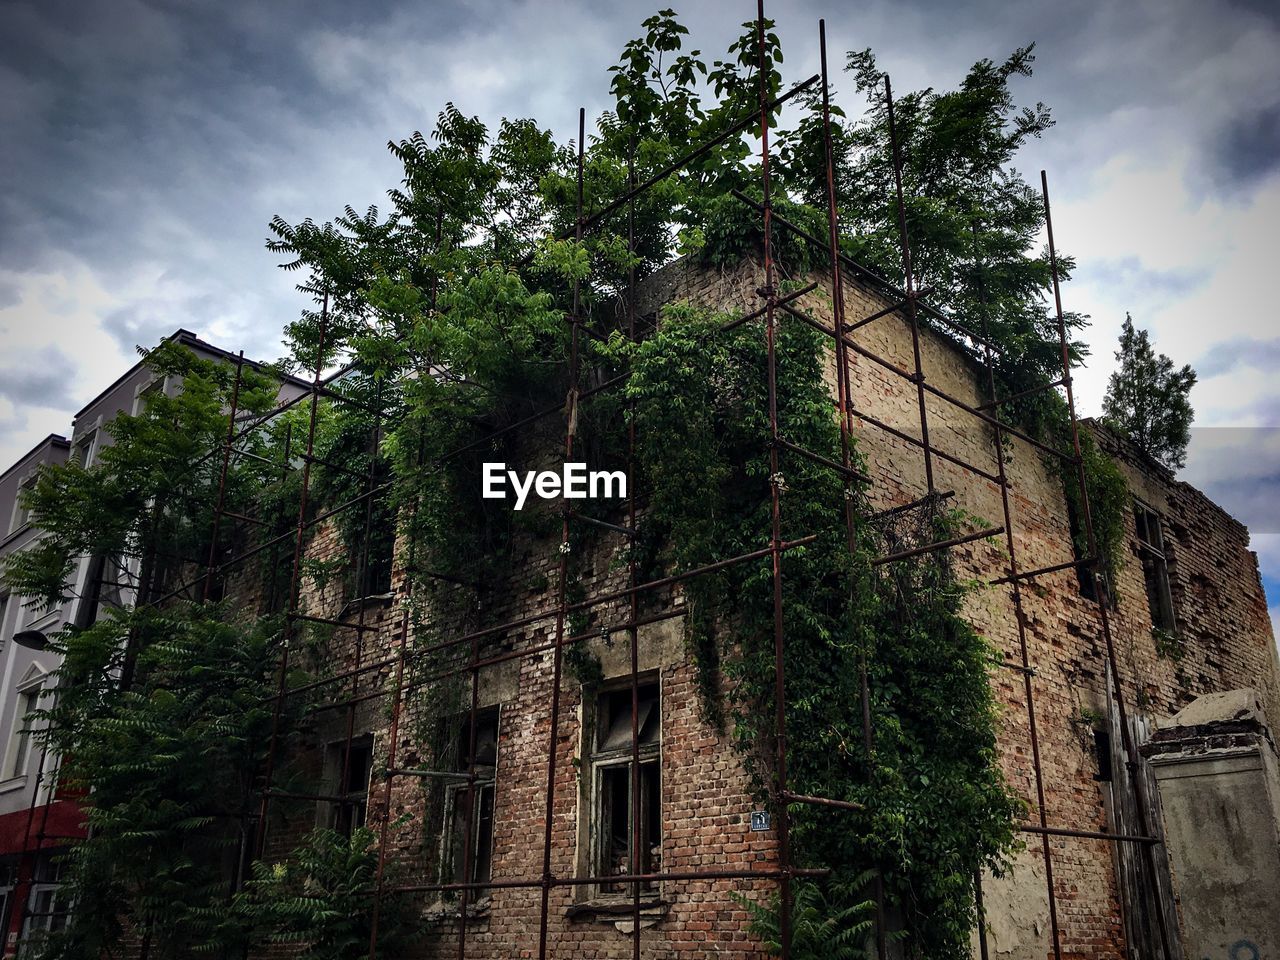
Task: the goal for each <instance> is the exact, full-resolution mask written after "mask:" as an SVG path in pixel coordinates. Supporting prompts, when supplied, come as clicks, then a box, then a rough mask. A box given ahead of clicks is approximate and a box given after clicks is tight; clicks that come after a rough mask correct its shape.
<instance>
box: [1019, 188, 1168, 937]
mask: <svg viewBox="0 0 1280 960" xmlns="http://www.w3.org/2000/svg"><path fill="white" fill-rule="evenodd" d="M1040 194H1041V197H1042V198H1043V199H1044V225H1045V231H1046V233H1047V235H1048V240H1049V270H1050V276H1051V277H1052V278H1053V306H1054V311H1055V314H1056V317H1057V322H1058V343H1059V348H1060V350H1061V353H1062V384H1063V387H1064V388H1065V390H1066V395H1067V413H1068V415H1069V416H1070V418H1071V452H1072V456H1073V457H1074V460H1075V467H1076V483H1077V485H1078V487H1079V492H1080V507H1081V509H1080V512H1081V514H1082V515H1083V516H1082V519H1083V521H1084V531H1085V540H1086V542H1087V545H1088V553H1089V559H1090V572H1091V574H1092V576H1093V581H1094V595H1095V596H1096V597H1097V602H1096V603H1095V604H1094V606H1095V607H1096V608H1097V610H1098V621H1099V624H1100V625H1101V627H1102V638H1103V643H1104V645H1105V647H1106V651H1107V665H1108V666H1109V667H1110V668H1111V685H1112V689H1113V691H1114V695H1115V700H1116V716H1117V719H1118V720H1119V723H1120V741H1121V744H1122V746H1123V747H1124V765H1125V770H1126V772H1127V773H1128V776H1129V781H1130V783H1131V785H1132V786H1133V792H1134V797H1135V799H1136V800H1137V803H1136V804H1135V806H1136V807H1137V808H1138V832H1139V833H1140V834H1142V835H1143V836H1151V826H1152V825H1151V823H1150V819H1149V817H1148V806H1147V803H1148V797H1147V790H1146V783H1145V782H1144V780H1143V777H1142V768H1141V764H1140V763H1139V761H1138V759H1137V756H1138V752H1137V746H1136V745H1135V744H1134V742H1133V734H1132V732H1131V731H1130V730H1129V717H1128V709H1127V708H1126V706H1125V702H1124V681H1123V680H1121V679H1120V664H1119V661H1118V659H1117V657H1116V646H1115V641H1114V639H1113V638H1112V635H1111V616H1110V614H1108V613H1107V603H1108V593H1109V591H1110V586H1109V585H1108V584H1107V582H1106V581H1105V579H1104V578H1103V577H1101V576H1100V575H1099V573H1098V568H1097V563H1098V540H1097V537H1096V536H1095V532H1094V527H1093V511H1092V509H1091V508H1090V505H1089V484H1088V482H1087V480H1086V477H1085V470H1084V454H1083V452H1082V450H1081V447H1080V422H1079V420H1078V419H1077V418H1076V401H1075V394H1074V393H1073V391H1072V383H1071V344H1070V341H1069V340H1068V339H1067V322H1066V318H1065V316H1064V315H1063V313H1062V289H1061V286H1060V283H1059V277H1058V252H1057V248H1056V247H1055V246H1054V242H1053V212H1052V210H1051V209H1050V207H1049V177H1048V175H1047V174H1046V173H1045V171H1043V170H1041V171H1040ZM1142 850H1143V856H1142V863H1143V867H1144V868H1145V872H1146V874H1147V883H1148V885H1149V887H1150V890H1151V894H1152V897H1153V898H1155V897H1158V896H1159V894H1160V888H1159V886H1158V884H1157V883H1156V876H1157V868H1156V859H1155V844H1151V843H1144V844H1142ZM1155 921H1156V928H1157V929H1158V930H1159V931H1160V947H1161V950H1162V951H1163V952H1164V957H1165V960H1173V957H1174V954H1173V952H1172V950H1171V945H1170V942H1169V931H1168V930H1167V929H1165V923H1164V914H1163V912H1162V911H1157V916H1156V918H1155Z"/></svg>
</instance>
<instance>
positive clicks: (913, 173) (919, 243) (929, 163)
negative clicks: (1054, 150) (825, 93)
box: [837, 45, 1086, 393]
mask: <svg viewBox="0 0 1280 960" xmlns="http://www.w3.org/2000/svg"><path fill="white" fill-rule="evenodd" d="M1034 50H1035V47H1034V45H1030V46H1027V47H1023V48H1021V49H1018V50H1015V51H1014V52H1013V53H1012V54H1011V55H1010V56H1009V57H1008V58H1006V59H1005V60H1004V61H1002V62H1000V63H996V62H995V61H992V60H985V59H984V60H979V61H978V62H977V63H975V64H974V65H973V67H972V68H971V69H970V70H969V73H968V74H967V75H966V76H965V78H964V80H963V81H962V82H961V83H960V85H959V87H958V88H956V89H954V90H946V91H938V90H933V89H931V88H927V89H924V90H918V91H895V92H894V121H895V128H896V131H897V137H898V145H899V153H900V155H901V157H902V164H903V174H902V175H903V191H904V200H905V203H904V206H905V219H906V224H907V232H908V235H909V237H910V241H911V257H912V267H913V272H914V273H915V276H916V281H917V283H918V285H919V286H920V287H928V288H931V289H932V291H933V292H932V294H931V295H930V297H929V299H930V301H931V302H935V303H941V304H945V305H946V308H947V310H948V312H949V313H950V314H951V315H952V316H954V317H956V318H957V319H960V320H962V321H964V322H965V323H966V324H967V325H968V326H969V327H970V328H971V329H975V330H980V329H981V327H982V325H983V323H984V320H985V322H986V323H987V324H988V325H989V328H990V333H991V339H992V340H993V341H994V342H995V344H996V346H997V349H998V351H999V355H998V356H997V358H996V361H997V372H998V374H999V376H1000V378H1001V379H1002V380H1004V381H1005V386H1007V387H1008V389H1009V391H1010V392H1011V393H1013V392H1018V391H1020V390H1022V389H1024V388H1026V387H1028V386H1031V385H1033V384H1035V383H1037V382H1040V381H1043V380H1044V379H1056V377H1057V376H1059V375H1060V374H1061V351H1060V347H1059V341H1058V332H1057V320H1056V315H1055V314H1054V313H1053V312H1052V310H1051V304H1050V302H1049V300H1048V297H1047V295H1048V291H1049V286H1050V269H1049V254H1048V250H1047V248H1044V249H1040V250H1035V245H1036V241H1037V237H1038V236H1039V235H1040V232H1041V230H1042V229H1043V227H1044V208H1043V204H1042V201H1041V197H1040V192H1039V190H1038V189H1036V188H1035V187H1033V186H1031V185H1030V184H1028V183H1027V182H1026V180H1025V179H1024V178H1023V176H1022V174H1021V173H1020V172H1019V171H1018V169H1017V168H1016V166H1015V165H1014V164H1015V160H1016V158H1017V155H1018V151H1019V150H1020V149H1021V148H1022V147H1023V145H1024V144H1026V142H1027V141H1028V140H1031V139H1035V138H1039V137H1040V136H1042V135H1043V134H1044V133H1045V131H1047V130H1048V129H1050V128H1051V127H1052V126H1053V118H1052V115H1051V113H1050V111H1049V108H1048V107H1046V106H1045V105H1044V104H1043V103H1036V104H1035V105H1034V106H1026V107H1019V106H1018V105H1017V104H1016V102H1015V99H1014V95H1013V91H1012V90H1011V84H1012V82H1013V81H1014V80H1015V79H1016V78H1018V77H1029V76H1031V71H1032V65H1033V64H1034V63H1035V56H1034ZM848 70H849V71H850V72H851V73H852V74H853V77H854V81H855V85H856V89H857V90H858V92H860V93H862V94H863V95H864V96H866V97H867V99H868V102H869V107H868V109H867V111H866V113H865V114H864V115H863V116H862V117H860V118H859V119H858V120H857V121H856V122H854V123H853V124H852V125H851V127H850V128H849V130H848V131H847V134H846V136H845V137H843V138H842V139H840V140H837V144H840V143H843V144H845V147H844V149H845V150H847V151H848V152H849V153H850V154H851V155H852V156H851V159H850V160H849V161H848V165H849V168H850V175H849V184H848V187H847V188H846V189H847V197H846V198H845V202H844V204H843V205H842V207H841V211H840V213H841V219H842V226H843V227H844V229H845V231H846V234H847V237H848V239H847V241H846V242H847V244H848V246H849V249H850V250H851V252H853V253H854V254H855V256H858V257H861V258H865V259H866V260H867V261H868V263H869V265H871V266H873V267H875V268H877V269H879V270H880V271H881V272H882V273H883V274H884V275H885V276H888V277H898V276H900V275H901V270H902V257H901V252H900V247H899V236H900V234H899V228H898V201H897V194H896V190H895V186H894V178H893V152H892V150H891V147H890V139H889V118H888V110H887V105H886V102H885V87H884V74H883V73H882V72H881V71H880V70H879V69H878V67H877V66H876V60H875V57H874V55H873V54H872V53H871V51H870V50H863V51H861V52H856V53H851V54H850V55H849V60H848ZM1072 266H1073V261H1072V260H1071V258H1070V257H1065V256H1063V255H1062V254H1061V253H1059V256H1058V268H1059V274H1060V277H1061V278H1062V279H1066V278H1067V277H1069V276H1070V273H1071V268H1072ZM926 319H927V318H926ZM1085 320H1086V318H1085V317H1083V316H1081V315H1079V314H1075V313H1068V314H1067V315H1066V323H1067V328H1068V333H1071V332H1072V331H1076V330H1078V329H1080V328H1081V327H1082V326H1083V325H1084V323H1085ZM1071 351H1072V355H1073V358H1074V359H1076V360H1077V361H1078V360H1079V359H1081V358H1083V357H1084V356H1085V352H1086V351H1085V348H1084V345H1083V344H1082V343H1080V342H1073V343H1072V344H1071Z"/></svg>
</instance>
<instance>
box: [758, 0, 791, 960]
mask: <svg viewBox="0 0 1280 960" xmlns="http://www.w3.org/2000/svg"><path fill="white" fill-rule="evenodd" d="M764 22H765V20H764V0H756V57H757V64H756V71H757V73H758V74H759V81H760V183H761V187H762V190H763V197H764V244H763V250H762V252H763V255H764V289H763V290H762V291H761V294H762V295H763V297H764V300H765V315H764V326H765V346H766V350H767V367H768V370H767V376H768V394H769V513H770V534H769V561H770V565H771V570H772V576H771V580H772V584H773V699H774V738H775V741H776V742H775V749H776V761H775V762H776V766H777V769H776V771H775V777H776V789H777V799H778V803H777V811H778V828H777V833H778V868H779V878H778V894H779V904H780V909H779V928H778V929H779V941H780V943H779V945H780V947H781V957H782V960H790V957H791V895H792V894H791V831H790V819H791V815H790V811H789V810H788V809H787V800H786V796H787V702H786V696H787V694H786V665H785V659H784V658H785V655H786V648H785V643H784V638H783V626H784V622H783V608H782V549H781V547H782V505H781V490H780V489H779V487H780V484H781V474H780V473H779V466H778V447H779V443H778V439H779V437H778V356H777V343H776V340H777V331H776V329H775V326H776V323H777V317H776V315H775V313H774V304H775V299H776V297H777V290H776V289H775V288H774V264H773V247H772V243H771V234H772V231H773V200H772V197H771V186H772V184H771V182H770V176H769V87H768V79H767V75H766V74H767V67H768V66H769V63H768V58H767V57H766V56H765V52H764V50H765V29H764Z"/></svg>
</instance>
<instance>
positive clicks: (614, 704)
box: [591, 681, 662, 896]
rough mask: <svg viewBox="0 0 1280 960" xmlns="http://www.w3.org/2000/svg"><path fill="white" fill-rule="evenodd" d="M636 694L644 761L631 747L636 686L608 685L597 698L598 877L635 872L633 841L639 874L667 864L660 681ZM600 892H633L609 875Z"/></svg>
mask: <svg viewBox="0 0 1280 960" xmlns="http://www.w3.org/2000/svg"><path fill="white" fill-rule="evenodd" d="M636 694H637V696H636V704H637V709H636V711H635V712H634V717H635V723H634V728H635V734H636V745H637V747H638V750H637V753H638V755H639V756H638V759H639V763H638V764H637V763H636V762H635V759H636V758H635V757H633V755H632V749H631V738H632V717H633V711H632V688H631V687H630V685H628V686H625V687H622V688H619V689H616V690H607V691H605V692H603V693H601V694H600V696H599V697H598V699H597V701H596V717H595V721H596V722H595V733H594V738H595V742H594V744H593V749H592V753H591V789H592V805H591V817H592V820H591V829H592V846H591V852H592V862H591V871H592V874H593V875H594V876H598V877H615V876H626V875H628V874H630V873H631V871H632V863H631V859H632V858H631V851H632V849H633V846H634V848H635V850H636V851H637V853H638V856H637V858H636V864H635V869H636V871H637V872H638V873H641V874H650V873H658V872H660V871H661V869H662V804H661V797H662V791H661V763H660V757H659V729H660V727H661V722H660V715H659V700H658V684H657V683H656V682H654V681H647V682H645V683H641V684H640V685H639V686H638V688H637V690H636ZM637 804H638V806H637ZM657 887H658V885H657V883H656V882H653V881H647V882H645V883H642V884H641V885H640V889H641V891H642V892H654V891H656V890H657ZM597 892H598V893H599V894H601V895H602V896H613V895H629V894H630V893H631V885H630V884H628V883H625V882H618V883H614V882H610V881H608V880H603V881H601V882H600V883H599V884H598V886H597Z"/></svg>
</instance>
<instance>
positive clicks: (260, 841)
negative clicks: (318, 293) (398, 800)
mask: <svg viewBox="0 0 1280 960" xmlns="http://www.w3.org/2000/svg"><path fill="white" fill-rule="evenodd" d="M328 329H329V294H328V293H325V295H324V299H323V301H322V302H321V306H320V336H319V342H318V344H317V346H316V367H315V376H314V378H313V379H312V383H311V410H310V413H309V416H308V421H307V453H306V457H305V459H304V460H303V463H302V491H301V493H300V494H299V496H298V525H297V531H296V534H295V537H294V544H293V568H292V572H291V574H290V577H289V600H288V604H289V611H288V612H289V616H288V617H286V620H285V624H284V634H283V636H282V637H281V645H280V670H279V676H278V678H277V681H276V696H275V708H274V710H273V711H272V716H271V739H270V741H269V742H268V746H267V762H266V769H265V770H264V771H263V785H262V802H261V804H260V806H259V808H258V829H257V836H256V838H255V841H254V857H255V858H256V859H261V857H262V851H263V848H264V846H265V844H266V841H267V815H268V814H269V813H270V811H271V779H272V777H273V776H274V775H275V766H276V753H277V751H278V750H279V747H280V720H281V717H280V714H281V712H282V710H283V709H284V699H285V693H286V691H287V689H288V682H289V642H290V640H292V638H293V623H294V621H293V618H292V614H295V613H297V612H298V593H299V589H300V584H301V579H302V553H303V543H304V541H305V539H306V529H307V527H306V518H307V498H308V495H309V494H310V488H311V459H312V456H313V455H314V454H315V445H316V420H317V417H318V415H319V405H320V385H321V378H322V377H323V374H324V349H325V337H326V335H327V333H328Z"/></svg>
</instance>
